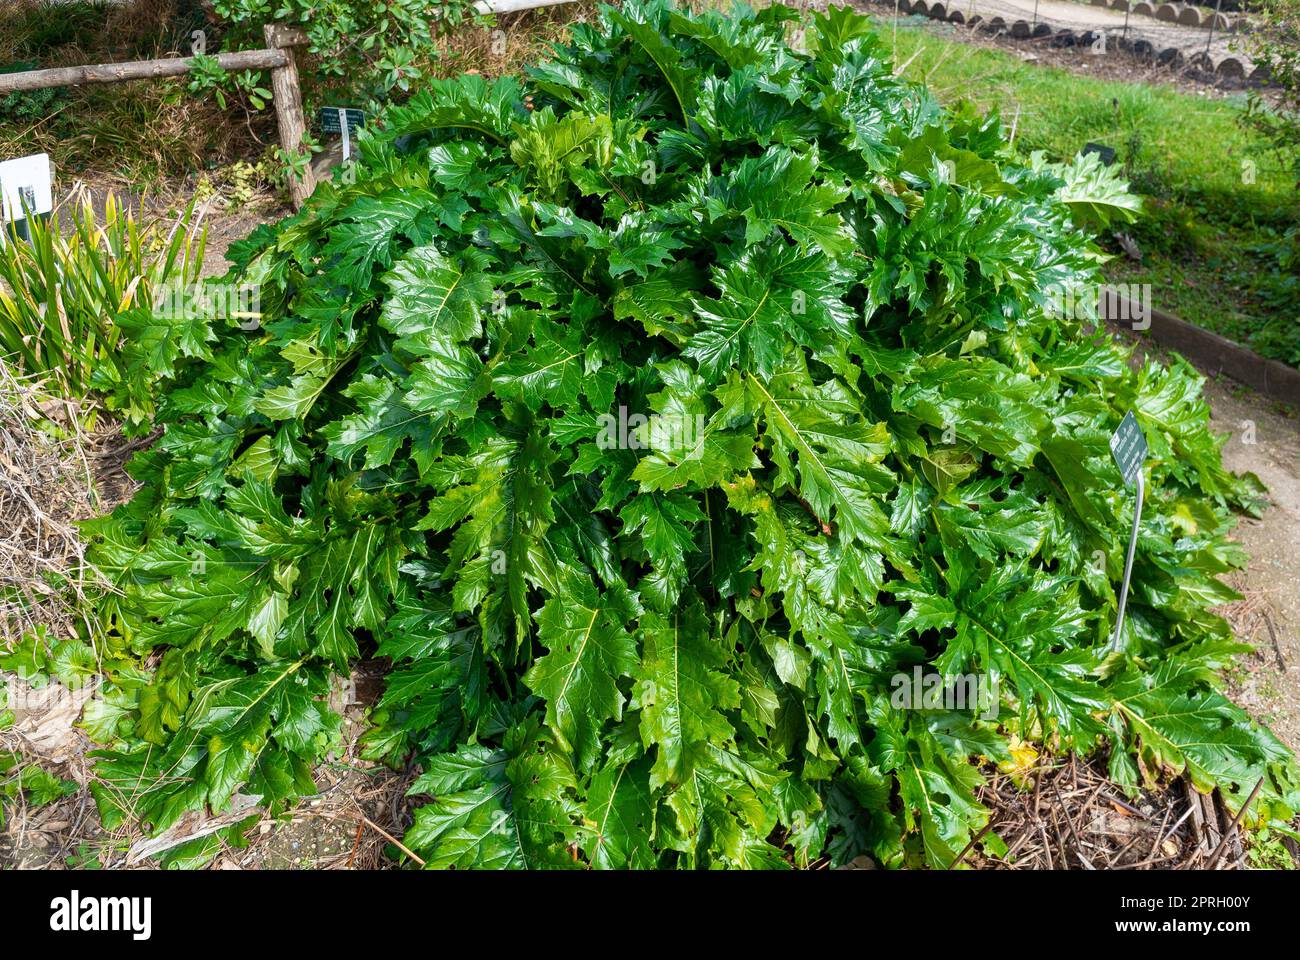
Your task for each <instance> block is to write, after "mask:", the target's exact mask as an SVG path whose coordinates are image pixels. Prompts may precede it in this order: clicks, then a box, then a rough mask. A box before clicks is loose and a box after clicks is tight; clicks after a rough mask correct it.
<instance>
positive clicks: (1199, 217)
mask: <svg viewBox="0 0 1300 960" xmlns="http://www.w3.org/2000/svg"><path fill="white" fill-rule="evenodd" d="M923 22H924V23H925V24H926V25H925V26H921V25H919V24H918V26H916V27H900V28H899V29H898V31H897V53H896V62H897V63H899V64H904V65H906V66H905V73H906V75H907V76H908V77H909V78H911V79H914V80H918V81H923V82H925V83H926V84H927V85H929V87H930V88H931V89H932V90H933V91H934V93H935V94H936V96H938V97H939V98H940V99H941V100H943V101H945V102H949V103H950V102H954V101H956V100H960V99H965V100H968V101H970V102H971V103H973V104H975V105H976V106H977V107H979V108H980V109H982V110H996V111H997V112H998V113H999V114H1000V115H1001V117H1002V120H1003V123H1004V126H1005V128H1006V129H1007V131H1008V133H1013V134H1014V144H1015V147H1016V148H1017V149H1018V150H1020V151H1022V152H1024V153H1025V154H1028V153H1030V152H1032V151H1034V150H1044V151H1046V152H1047V153H1048V154H1049V155H1050V156H1051V157H1053V158H1056V159H1064V158H1068V157H1070V156H1072V155H1073V154H1075V153H1076V152H1078V151H1079V150H1080V149H1082V147H1083V146H1084V144H1086V143H1089V142H1094V143H1101V144H1105V145H1106V146H1109V147H1113V148H1114V149H1115V151H1116V153H1117V159H1116V163H1118V164H1121V165H1122V166H1123V169H1124V171H1125V174H1126V176H1127V177H1128V178H1129V180H1130V182H1131V184H1132V186H1133V188H1134V189H1135V190H1136V191H1137V192H1139V193H1141V194H1142V195H1143V196H1144V197H1145V198H1146V201H1147V202H1146V206H1147V214H1146V215H1145V216H1144V217H1142V218H1141V220H1140V221H1139V222H1138V223H1136V224H1134V225H1133V226H1132V227H1131V228H1129V230H1128V233H1129V234H1130V236H1132V237H1133V238H1134V239H1135V240H1136V241H1137V243H1138V246H1139V247H1140V248H1141V250H1142V252H1143V254H1144V257H1143V260H1142V261H1141V262H1140V263H1137V262H1134V261H1132V260H1129V259H1127V258H1119V259H1116V260H1115V261H1113V262H1112V263H1111V264H1110V265H1108V267H1107V272H1108V276H1110V277H1111V279H1113V280H1115V281H1117V282H1119V281H1122V282H1128V283H1150V284H1151V285H1152V302H1153V305H1154V306H1156V307H1157V308H1159V309H1163V310H1167V311H1169V312H1171V313H1175V314H1177V315H1179V316H1181V317H1183V318H1184V319H1185V320H1188V321H1190V322H1192V323H1196V324H1199V325H1201V326H1203V327H1206V328H1208V329H1211V330H1215V331H1216V332H1219V333H1222V334H1223V335H1224V336H1228V337H1231V338H1232V339H1234V340H1237V341H1238V342H1240V343H1245V344H1247V345H1248V346H1250V347H1252V348H1253V349H1255V350H1257V351H1258V352H1260V353H1262V354H1264V355H1266V356H1271V357H1275V358H1277V359H1279V360H1283V361H1285V362H1287V363H1290V364H1292V365H1295V366H1300V278H1298V277H1297V276H1296V275H1295V273H1294V271H1292V272H1291V273H1290V275H1288V274H1287V273H1286V272H1285V271H1283V270H1281V269H1280V268H1279V265H1278V258H1279V255H1280V252H1281V249H1282V247H1281V245H1280V244H1279V243H1278V242H1277V241H1278V239H1279V238H1280V237H1281V236H1282V235H1283V234H1284V233H1285V232H1286V230H1287V228H1288V227H1289V226H1293V225H1294V224H1295V223H1296V222H1297V220H1300V195H1298V194H1297V191H1296V184H1295V182H1294V180H1293V179H1292V178H1290V177H1288V176H1287V174H1286V172H1285V170H1284V169H1283V167H1282V163H1281V160H1280V158H1279V157H1278V156H1277V155H1276V154H1275V153H1274V151H1273V150H1272V149H1271V148H1270V146H1269V145H1268V144H1267V143H1266V142H1265V141H1263V140H1262V139H1260V138H1259V137H1257V136H1255V135H1254V134H1253V133H1251V132H1250V131H1247V130H1246V129H1245V128H1243V127H1242V125H1241V124H1240V122H1239V118H1240V116H1241V114H1242V111H1243V106H1244V102H1245V98H1244V94H1243V95H1241V96H1236V97H1229V98H1226V99H1224V98H1215V97H1210V96H1199V95H1196V94H1195V93H1189V92H1183V91H1181V90H1178V89H1175V88H1173V87H1170V86H1164V85H1145V84H1134V83H1125V82H1122V81H1112V80H1102V79H1097V78H1093V77H1087V76H1080V75H1078V74H1074V73H1071V72H1069V71H1066V70H1062V69H1058V68H1053V67H1047V66H1042V65H1039V64H1035V63H1027V62H1025V61H1022V60H1021V59H1019V58H1018V57H1017V56H1015V55H1014V54H1010V53H1006V52H1003V51H1000V50H991V49H987V48H981V47H975V46H970V45H966V44H962V43H958V42H956V41H955V37H956V34H955V33H954V32H953V30H952V28H951V27H944V26H940V25H933V24H929V23H928V21H923ZM882 29H883V32H884V35H885V37H886V39H887V41H888V40H891V39H892V38H893V36H894V32H893V29H892V27H891V26H890V25H889V24H885V25H883V28H882ZM1252 180H1253V182H1250V181H1252ZM1108 248H1109V249H1113V250H1115V251H1116V252H1118V247H1117V246H1116V245H1114V244H1113V243H1108Z"/></svg>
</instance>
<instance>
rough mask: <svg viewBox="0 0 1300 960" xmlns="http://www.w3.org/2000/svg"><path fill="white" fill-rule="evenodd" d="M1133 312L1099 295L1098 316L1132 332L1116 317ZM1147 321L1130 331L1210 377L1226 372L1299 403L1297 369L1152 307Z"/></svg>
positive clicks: (1132, 308)
mask: <svg viewBox="0 0 1300 960" xmlns="http://www.w3.org/2000/svg"><path fill="white" fill-rule="evenodd" d="M1137 311H1138V305H1137V304H1133V303H1131V302H1129V301H1128V298H1127V297H1122V296H1118V295H1116V294H1113V295H1112V296H1110V297H1103V298H1102V302H1101V304H1100V308H1099V312H1100V316H1101V317H1102V319H1104V320H1106V321H1108V322H1110V323H1111V324H1113V325H1114V326H1116V327H1119V328H1120V329H1121V330H1129V331H1132V327H1133V324H1132V321H1131V320H1121V319H1118V318H1119V317H1134V316H1136V315H1137ZM1150 321H1151V327H1150V329H1148V330H1146V331H1142V332H1138V331H1132V332H1134V333H1135V335H1139V336H1140V335H1149V336H1150V337H1151V339H1152V340H1154V341H1155V342H1156V343H1158V344H1159V345H1160V346H1162V347H1164V348H1165V349H1167V350H1176V351H1178V352H1179V353H1181V354H1182V355H1183V356H1185V357H1186V358H1187V359H1188V360H1191V361H1192V362H1193V363H1195V364H1197V365H1198V366H1200V367H1201V369H1202V370H1204V371H1205V372H1206V373H1207V374H1209V375H1210V376H1214V375H1216V374H1219V373H1226V374H1227V375H1228V376H1230V377H1232V378H1233V379H1234V380H1239V381H1240V382H1242V383H1244V384H1245V385H1246V386H1248V387H1252V388H1253V389H1255V390H1258V391H1259V392H1260V393H1262V394H1263V395H1264V396H1266V397H1268V398H1269V399H1270V400H1280V401H1282V402H1283V403H1290V404H1295V405H1297V406H1300V370H1296V369H1295V368H1293V367H1289V366H1287V365H1286V364H1285V363H1282V362H1281V361H1279V360H1270V359H1269V358H1268V357H1261V356H1260V355H1259V354H1257V353H1255V352H1254V351H1253V350H1251V349H1250V348H1249V347H1243V346H1242V345H1241V344H1239V343H1234V342H1233V341H1231V340H1229V339H1227V338H1226V337H1222V336H1220V335H1219V334H1217V333H1214V332H1212V331H1210V330H1205V329H1202V328H1201V327H1198V326H1195V325H1194V324H1191V323H1188V322H1187V321H1186V320H1183V319H1182V318H1181V317H1176V316H1174V315H1173V314H1171V313H1165V312H1164V311H1163V310H1157V309H1155V308H1154V307H1153V308H1151V310H1150Z"/></svg>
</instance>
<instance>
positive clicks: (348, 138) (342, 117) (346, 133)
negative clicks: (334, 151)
mask: <svg viewBox="0 0 1300 960" xmlns="http://www.w3.org/2000/svg"><path fill="white" fill-rule="evenodd" d="M339 129H340V130H341V131H342V132H343V162H344V163H347V162H348V160H350V159H351V158H352V131H351V130H349V129H348V112H347V111H346V110H344V109H343V108H342V107H339Z"/></svg>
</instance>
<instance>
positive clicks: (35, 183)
mask: <svg viewBox="0 0 1300 960" xmlns="http://www.w3.org/2000/svg"><path fill="white" fill-rule="evenodd" d="M53 209H54V173H53V168H52V167H51V166H50V155H49V154H47V153H37V154H34V155H32V156H30V157H19V158H18V159H17V160H5V161H3V162H0V247H2V246H4V244H5V234H6V233H7V232H8V231H7V230H6V229H4V224H6V223H17V222H18V221H20V220H26V219H27V214H28V212H30V213H31V214H32V215H33V216H39V215H41V214H46V213H49V212H50V211H51V210H53Z"/></svg>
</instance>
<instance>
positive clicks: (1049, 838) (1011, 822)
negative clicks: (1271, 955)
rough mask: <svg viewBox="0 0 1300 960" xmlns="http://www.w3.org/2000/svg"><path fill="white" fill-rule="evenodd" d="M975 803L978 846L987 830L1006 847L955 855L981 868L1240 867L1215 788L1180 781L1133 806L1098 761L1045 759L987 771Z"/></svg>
mask: <svg viewBox="0 0 1300 960" xmlns="http://www.w3.org/2000/svg"><path fill="white" fill-rule="evenodd" d="M1026 777H1027V778H1028V782H1026ZM1254 798H1255V795H1254V794H1253V793H1252V794H1251V796H1250V798H1249V799H1248V800H1247V802H1246V806H1247V807H1249V805H1250V803H1251V802H1253V800H1254ZM979 799H980V802H982V803H983V804H984V805H985V806H987V807H989V808H990V809H991V810H992V811H993V814H992V817H991V818H990V821H989V825H988V827H987V828H986V829H985V831H984V832H983V833H982V834H981V836H980V837H979V838H977V840H979V839H982V837H983V836H984V835H985V834H987V833H988V832H993V833H995V834H996V835H997V836H998V837H999V838H1000V839H1001V840H1002V841H1003V843H1005V844H1006V851H1005V853H1002V854H1001V855H994V854H993V853H991V852H990V851H989V850H988V848H987V847H985V848H984V849H983V852H975V846H976V845H978V844H972V846H971V848H968V849H967V850H966V851H963V855H962V857H959V858H958V859H959V860H963V859H964V861H965V862H967V863H969V864H970V865H972V866H977V867H981V868H983V869H1009V870H1231V869H1239V868H1241V867H1243V866H1244V865H1245V863H1246V853H1245V849H1244V847H1243V844H1242V831H1241V830H1240V829H1239V826H1238V823H1237V818H1236V817H1234V816H1233V815H1232V814H1231V813H1229V811H1228V810H1227V808H1226V807H1225V806H1224V804H1223V801H1222V799H1221V798H1220V796H1219V793H1218V791H1217V790H1216V791H1215V792H1214V793H1213V794H1212V795H1209V796H1206V795H1203V794H1201V793H1198V792H1197V791H1196V790H1194V789H1193V788H1192V786H1191V785H1190V784H1189V783H1188V782H1187V781H1186V780H1185V779H1182V778H1179V779H1177V780H1174V781H1173V782H1172V783H1169V784H1167V785H1165V786H1164V787H1163V789H1160V790H1155V791H1143V792H1142V793H1141V794H1140V795H1139V796H1138V797H1137V798H1136V799H1132V800H1131V799H1129V798H1127V797H1126V796H1125V794H1124V793H1123V792H1122V791H1121V790H1120V788H1119V787H1118V786H1117V785H1116V784H1115V783H1114V782H1113V781H1112V780H1111V779H1110V777H1109V776H1108V774H1107V771H1106V765H1105V757H1104V756H1100V755H1099V756H1097V757H1094V758H1091V759H1087V760H1085V759H1081V758H1079V757H1076V756H1074V755H1070V756H1068V757H1058V758H1051V757H1044V758H1042V759H1041V760H1040V762H1039V763H1038V764H1037V765H1036V766H1035V767H1034V768H1033V769H1032V770H1030V771H1028V772H1027V773H1025V774H1021V775H1018V776H1015V777H1013V776H1012V775H1010V774H1007V773H1003V772H1000V771H991V772H990V777H989V779H988V781H987V782H986V783H985V784H984V786H983V787H981V789H980V794H979Z"/></svg>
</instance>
